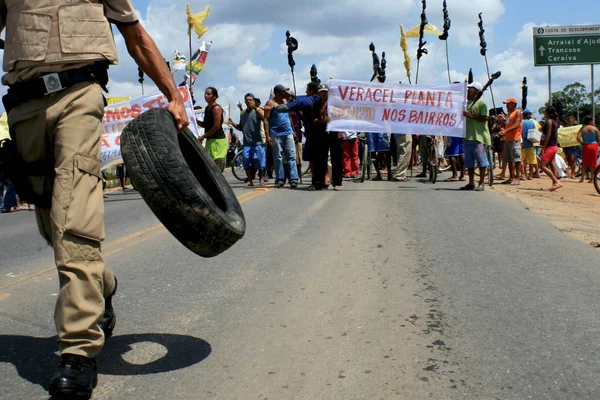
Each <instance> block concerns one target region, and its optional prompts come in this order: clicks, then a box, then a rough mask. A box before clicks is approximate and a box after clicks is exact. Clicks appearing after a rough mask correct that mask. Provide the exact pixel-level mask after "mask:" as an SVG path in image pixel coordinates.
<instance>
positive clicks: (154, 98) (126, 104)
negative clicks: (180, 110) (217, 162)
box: [100, 87, 200, 169]
mask: <svg viewBox="0 0 600 400" xmlns="http://www.w3.org/2000/svg"><path fill="white" fill-rule="evenodd" d="M178 90H179V93H180V94H181V97H183V101H184V104H185V109H186V111H187V115H188V118H189V120H190V125H189V126H188V128H189V129H190V130H191V131H192V133H193V134H194V135H196V136H199V135H200V133H199V131H198V125H197V124H196V116H195V114H194V106H193V104H192V98H191V96H190V93H189V92H188V90H187V88H185V87H180V88H178ZM168 104H169V102H168V101H167V99H166V97H165V96H164V95H163V94H162V93H161V92H157V93H152V94H148V95H145V96H140V97H136V98H134V99H131V100H126V101H122V102H120V103H116V104H109V105H108V106H106V107H105V109H104V118H103V120H102V150H101V153H100V166H101V168H102V169H104V168H107V167H110V166H112V165H116V164H121V163H122V162H123V158H122V157H121V132H122V131H123V128H125V126H126V125H127V124H128V123H129V121H131V120H132V119H134V118H135V117H137V116H138V115H140V114H141V113H143V112H144V111H147V110H149V109H151V108H158V107H162V108H166V107H167V105H168Z"/></svg>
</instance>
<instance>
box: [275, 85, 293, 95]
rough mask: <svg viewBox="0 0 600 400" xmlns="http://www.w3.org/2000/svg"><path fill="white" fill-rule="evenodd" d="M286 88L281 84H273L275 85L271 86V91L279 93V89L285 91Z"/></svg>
mask: <svg viewBox="0 0 600 400" xmlns="http://www.w3.org/2000/svg"><path fill="white" fill-rule="evenodd" d="M286 90H289V88H286V87H285V86H283V85H275V87H274V88H273V93H275V94H277V93H279V92H281V91H284V92H285V91H286Z"/></svg>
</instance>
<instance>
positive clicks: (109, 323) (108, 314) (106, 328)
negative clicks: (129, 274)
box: [98, 277, 118, 338]
mask: <svg viewBox="0 0 600 400" xmlns="http://www.w3.org/2000/svg"><path fill="white" fill-rule="evenodd" d="M117 286H118V282H117V277H115V290H113V292H112V294H111V295H110V296H108V297H107V298H106V299H104V315H103V316H102V318H100V321H99V322H98V326H99V327H100V329H102V331H103V332H104V337H105V338H108V337H110V336H111V335H112V332H113V330H114V329H115V325H116V324H117V314H115V309H114V308H113V305H112V298H113V296H114V295H115V293H117Z"/></svg>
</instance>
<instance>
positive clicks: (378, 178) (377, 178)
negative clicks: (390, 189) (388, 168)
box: [371, 175, 383, 181]
mask: <svg viewBox="0 0 600 400" xmlns="http://www.w3.org/2000/svg"><path fill="white" fill-rule="evenodd" d="M371 180H372V181H382V180H383V178H382V177H381V175H377V176H376V177H374V178H373V179H371Z"/></svg>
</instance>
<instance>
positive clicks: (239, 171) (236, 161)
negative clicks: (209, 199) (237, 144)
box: [231, 151, 246, 182]
mask: <svg viewBox="0 0 600 400" xmlns="http://www.w3.org/2000/svg"><path fill="white" fill-rule="evenodd" d="M231 172H232V173H233V176H234V177H235V179H237V180H238V181H242V182H243V181H244V179H245V178H246V171H244V162H243V154H242V152H241V151H240V152H239V153H237V154H236V155H235V157H233V161H232V162H231Z"/></svg>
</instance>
